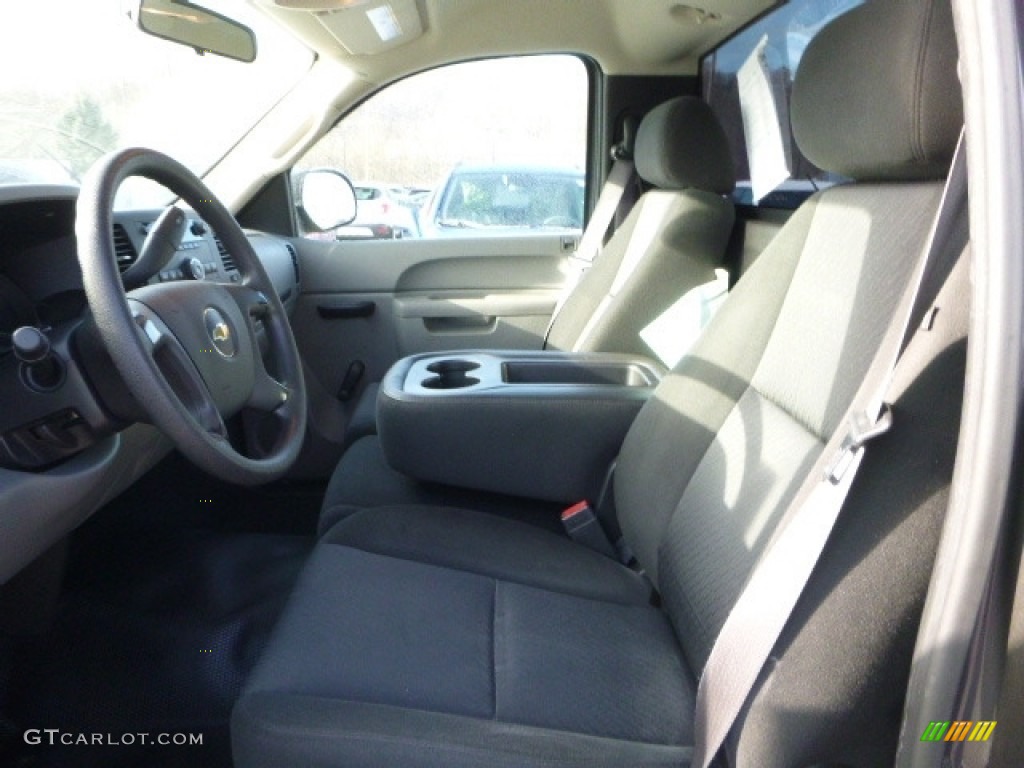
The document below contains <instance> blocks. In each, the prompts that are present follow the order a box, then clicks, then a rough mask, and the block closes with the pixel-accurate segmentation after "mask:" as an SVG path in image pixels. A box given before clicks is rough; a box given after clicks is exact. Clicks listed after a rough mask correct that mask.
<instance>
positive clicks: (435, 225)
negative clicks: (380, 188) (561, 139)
mask: <svg viewBox="0 0 1024 768" xmlns="http://www.w3.org/2000/svg"><path fill="white" fill-rule="evenodd" d="M584 186H585V179H584V175H583V172H582V171H579V170H573V169H569V168H556V167H545V166H528V165H504V166H457V167H455V168H454V169H453V170H452V171H451V173H450V174H449V175H448V178H447V179H446V180H445V181H444V183H443V184H441V185H440V186H439V187H438V188H437V192H435V194H434V195H433V196H432V197H431V199H430V200H429V201H428V202H427V204H426V206H425V207H424V208H423V210H422V211H421V214H420V228H421V230H422V231H423V232H424V235H425V236H428V237H453V236H455V237H457V236H459V235H465V234H472V235H481V234H496V235H499V234H500V235H505V234H509V233H510V232H515V231H517V230H524V229H530V230H561V229H564V230H568V231H572V232H576V233H579V232H580V231H581V230H582V228H583V202H584V200H583V198H584Z"/></svg>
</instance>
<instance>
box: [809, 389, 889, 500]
mask: <svg viewBox="0 0 1024 768" xmlns="http://www.w3.org/2000/svg"><path fill="white" fill-rule="evenodd" d="M891 427H892V409H891V408H890V407H889V404H888V403H882V409H881V411H879V413H878V418H877V419H875V420H874V421H872V420H871V418H870V417H869V416H868V415H867V413H865V412H864V411H858V412H857V413H855V414H854V415H853V416H851V417H850V429H849V430H848V431H847V433H846V437H844V438H843V442H842V443H841V444H840V446H839V450H838V451H837V452H836V456H835V458H834V459H832V461H831V462H829V465H828V467H827V468H826V469H825V477H826V478H827V479H828V481H829V482H830V483H832V485H839V483H840V482H842V480H843V477H844V476H845V475H846V472H847V470H849V468H850V467H851V466H852V465H853V460H854V457H856V455H857V453H858V452H859V451H860V449H861V448H863V447H864V446H865V445H866V444H867V443H869V442H871V441H872V440H874V439H875V438H876V437H881V436H882V435H884V434H885V433H886V432H888V431H889V429H890V428H891Z"/></svg>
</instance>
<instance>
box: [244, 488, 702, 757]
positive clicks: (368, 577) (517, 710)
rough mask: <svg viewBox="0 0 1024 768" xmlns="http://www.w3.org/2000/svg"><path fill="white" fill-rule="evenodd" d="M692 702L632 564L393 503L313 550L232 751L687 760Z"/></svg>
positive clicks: (486, 522)
mask: <svg viewBox="0 0 1024 768" xmlns="http://www.w3.org/2000/svg"><path fill="white" fill-rule="evenodd" d="M427 556H429V558H430V560H431V562H429V563H428V562H425V559H426V557H427ZM694 700H695V685H694V682H693V678H692V676H691V675H690V673H689V672H688V671H687V669H686V667H685V664H684V661H683V658H682V654H681V652H680V650H679V646H678V643H677V642H676V638H675V635H674V633H673V631H672V627H671V624H670V623H669V621H668V620H667V618H666V617H665V615H664V614H663V613H662V612H661V611H660V610H659V609H658V608H656V607H652V606H651V605H649V604H648V602H647V600H646V591H645V589H644V588H643V586H642V580H641V579H640V578H639V577H638V576H637V575H636V574H633V573H632V572H631V571H629V570H628V569H626V568H624V567H622V566H620V565H618V564H617V563H614V562H613V561H611V560H608V559H607V558H603V557H601V556H600V555H597V554H595V553H593V552H591V551H590V550H587V549H584V548H582V547H579V546H578V545H576V544H574V543H573V542H571V541H568V540H566V539H563V538H560V537H557V536H555V535H553V534H549V533H547V532H544V531H541V530H537V529H534V528H532V527H530V526H527V525H525V524H522V523H517V522H512V521H509V520H503V519H501V518H497V517H494V516H490V515H484V514H480V513H474V512H466V511H462V510H457V509H447V508H433V507H393V508H391V507H388V508H381V509H378V510H373V511H367V512H362V513H359V514H357V515H354V516H352V517H350V518H348V519H347V520H345V521H343V522H342V523H341V524H340V525H338V526H337V527H335V528H334V529H332V530H331V531H329V532H328V533H327V535H326V536H325V537H324V538H323V539H322V540H321V541H320V543H319V544H318V545H317V548H316V550H315V551H314V553H313V555H312V557H311V559H310V561H309V563H308V564H307V566H306V568H305V570H304V572H303V575H302V577H301V578H300V580H299V583H298V585H297V587H296V590H295V592H294V594H293V596H292V599H291V601H290V603H289V606H288V608H287V609H286V611H285V614H284V616H283V617H282V619H281V621H280V623H279V625H278V627H277V629H276V631H275V634H274V636H273V637H272V639H271V642H270V645H269V647H268V649H267V651H266V652H265V654H264V656H263V659H262V661H261V663H260V665H259V667H258V668H257V670H256V671H255V673H254V674H253V677H252V679H251V680H250V682H249V684H248V686H247V688H246V691H245V692H244V693H243V695H242V697H241V699H240V700H239V702H238V704H237V706H236V708H235V711H234V714H233V718H232V734H233V739H234V752H235V754H234V757H235V761H236V763H237V764H239V765H245V766H264V765H266V766H270V765H286V764H287V765H297V764H301V765H311V766H317V765H325V766H326V765H403V766H442V765H444V766H458V765H467V766H468V765H480V764H483V762H486V764H488V765H553V764H559V765H563V764H568V765H573V764H577V765H584V764H585V765H595V764H619V765H625V764H628V765H670V764H680V763H681V762H683V761H684V760H685V758H686V757H687V755H688V747H687V746H686V745H688V744H690V743H691V741H692V712H693V708H694Z"/></svg>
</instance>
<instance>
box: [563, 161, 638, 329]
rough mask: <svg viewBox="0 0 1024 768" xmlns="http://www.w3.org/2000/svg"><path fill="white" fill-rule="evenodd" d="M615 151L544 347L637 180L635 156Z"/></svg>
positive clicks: (573, 257)
mask: <svg viewBox="0 0 1024 768" xmlns="http://www.w3.org/2000/svg"><path fill="white" fill-rule="evenodd" d="M614 154H615V162H614V164H613V165H612V169H611V171H609V172H608V178H607V179H605V182H604V186H603V187H601V194H600V195H599V196H598V198H597V205H596V206H595V207H594V215H593V216H591V217H590V221H589V222H588V223H587V229H586V231H585V232H584V233H583V237H582V238H581V239H580V243H579V245H578V246H576V251H575V252H574V253H573V255H572V256H570V257H569V264H570V266H571V267H572V273H571V274H570V275H569V278H568V280H567V282H566V286H565V289H564V290H563V291H562V295H561V296H560V297H559V299H558V303H557V304H556V305H555V310H554V312H552V313H551V321H550V322H549V323H548V327H547V330H545V331H544V346H547V343H548V336H549V335H551V327H552V326H553V325H554V324H555V318H557V317H558V313H559V312H561V311H562V307H563V306H565V302H566V300H568V298H569V295H570V294H571V293H572V292H573V289H575V288H576V286H577V285H578V284H579V281H580V279H581V278H582V277H583V273H584V272H586V271H587V270H588V269H589V268H590V265H591V264H593V263H594V259H596V258H597V255H598V254H599V253H600V252H601V248H602V247H603V246H604V240H605V235H606V234H607V233H608V228H609V227H610V226H611V224H612V221H613V220H614V219H615V214H616V212H617V211H618V210H619V204H620V203H621V202H622V199H623V196H624V195H625V193H626V190H627V189H628V188H629V187H631V186H632V185H633V183H634V182H635V179H636V167H635V165H634V164H633V158H632V156H631V155H630V154H629V153H628V151H626V150H625V149H617V150H616V152H615V153H614Z"/></svg>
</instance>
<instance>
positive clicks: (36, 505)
mask: <svg viewBox="0 0 1024 768" xmlns="http://www.w3.org/2000/svg"><path fill="white" fill-rule="evenodd" d="M76 201H77V189H76V188H75V187H67V186H38V185H25V186H8V187H0V530H3V531H4V536H2V537H0V582H3V581H6V580H7V579H8V578H10V577H11V576H12V575H13V574H14V573H16V572H17V571H18V570H20V568H21V567H22V566H23V565H25V564H27V563H28V562H30V561H31V559H33V558H34V557H35V556H36V555H38V554H40V553H41V552H42V551H44V550H45V549H46V548H47V547H48V546H50V545H52V544H53V543H55V542H56V541H57V540H59V538H61V537H62V536H63V535H64V534H66V533H67V532H68V531H70V530H71V529H72V528H74V527H75V526H76V525H78V524H79V523H80V522H81V521H82V520H83V519H84V518H85V517H87V516H88V515H90V514H91V513H92V512H93V511H95V509H97V508H99V506H101V505H102V504H103V503H105V502H106V501H107V500H108V499H110V498H112V497H113V496H114V495H116V494H117V493H119V492H120V491H121V490H123V489H124V488H125V487H127V486H128V485H129V484H131V483H132V482H133V481H134V480H135V479H137V478H138V477H139V476H140V475H141V474H142V473H144V472H145V471H146V470H148V469H149V468H150V467H151V466H152V465H153V464H155V463H156V462H157V461H159V459H160V458H162V457H163V455H165V454H166V452H167V451H168V450H169V449H170V444H169V442H168V441H167V440H166V438H164V437H163V436H162V434H161V433H159V432H158V431H157V430H156V429H154V428H153V427H151V426H148V425H146V424H145V423H142V422H143V419H142V418H138V419H136V418H132V417H131V416H129V417H126V416H125V414H126V413H127V414H130V415H140V414H141V411H140V410H139V409H138V408H137V406H136V407H135V408H134V409H133V408H132V405H131V404H129V403H125V402H124V400H125V399H130V395H128V394H127V390H124V389H123V388H122V389H118V388H117V384H116V383H114V384H110V383H109V382H110V381H111V380H112V379H116V378H117V377H116V376H111V374H110V372H111V370H112V369H113V366H112V364H111V362H110V360H109V358H108V357H106V355H105V350H104V349H102V348H101V347H99V346H97V345H96V344H95V343H90V342H89V338H90V335H89V334H88V333H87V329H88V327H89V325H90V323H91V314H90V310H89V306H88V302H87V300H86V297H85V291H84V289H83V284H82V273H81V267H80V266H79V262H78V255H77V249H76V239H75V232H74V227H75V207H76ZM161 212H162V211H161V210H159V209H158V210H134V211H116V212H115V213H114V216H113V231H112V232H111V236H112V238H113V242H114V247H115V251H116V254H117V262H118V268H119V270H120V271H121V273H122V274H124V272H125V271H126V270H127V269H128V268H129V267H131V266H132V265H133V264H135V263H136V260H137V259H138V256H139V253H140V251H141V250H142V247H143V243H144V242H145V240H146V236H147V234H148V232H149V228H150V226H151V225H152V223H153V222H154V221H155V220H156V219H157V217H158V216H159V215H160V213H161ZM185 213H186V217H187V225H186V227H185V232H184V235H183V236H182V238H181V241H180V244H179V245H178V247H177V250H176V251H175V252H174V253H173V254H171V255H170V256H169V257H168V258H167V260H166V263H164V264H162V265H159V267H158V269H156V270H155V271H154V272H153V274H152V275H148V276H146V277H147V278H148V279H147V280H146V282H147V283H149V284H155V283H163V282H170V281H182V280H206V281H213V282H220V283H237V282H240V281H241V280H242V277H241V274H240V272H239V270H238V267H237V265H236V263H235V260H234V258H233V257H232V255H231V254H230V253H228V252H227V250H226V249H225V248H224V246H223V244H222V243H221V241H220V239H219V238H218V237H217V235H216V233H215V232H213V231H212V230H211V228H210V227H209V226H208V225H207V224H206V222H204V221H203V220H202V219H200V218H199V217H198V216H197V215H196V214H195V213H194V212H192V211H186V212H185ZM246 234H247V236H248V239H249V242H250V244H251V245H252V246H253V249H254V251H255V252H256V254H257V256H258V257H259V259H260V262H261V263H262V264H263V266H264V268H265V269H266V271H267V274H268V276H269V277H270V279H271V282H272V284H273V286H274V288H275V290H276V291H277V293H278V295H279V297H280V298H281V300H282V303H283V304H284V306H285V309H286V311H287V312H288V313H289V314H290V312H291V311H292V309H293V308H294V305H295V302H296V300H297V298H298V291H299V268H298V263H297V256H296V253H295V250H294V247H293V246H292V245H291V244H290V243H289V242H288V241H287V240H286V239H283V238H279V237H276V236H272V235H267V234H263V233H258V232H247V233H246ZM256 331H257V333H256V339H257V343H260V341H261V338H260V337H261V329H260V328H259V327H257V328H256ZM44 353H45V354H46V355H48V356H49V357H46V358H44V357H43V355H44ZM37 358H38V360H37ZM46 361H55V362H52V364H51V363H47V362H46ZM46 365H50V367H49V368H47V367H46ZM101 372H105V373H103V374H102V375H98V374H100V373H101ZM101 379H103V380H106V381H107V382H108V384H106V385H104V386H106V387H108V391H105V392H96V391H95V388H96V387H97V386H98V384H97V382H98V381H99V380H101ZM122 405H123V406H124V407H123V408H122V407H121V406H122Z"/></svg>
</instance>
